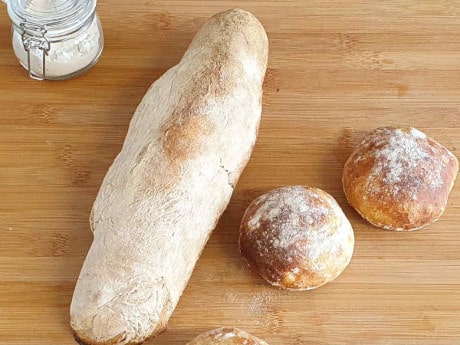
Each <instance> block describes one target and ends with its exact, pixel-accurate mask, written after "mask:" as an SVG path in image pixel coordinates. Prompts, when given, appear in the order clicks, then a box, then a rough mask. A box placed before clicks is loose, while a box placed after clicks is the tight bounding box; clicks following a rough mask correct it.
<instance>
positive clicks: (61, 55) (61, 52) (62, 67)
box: [13, 15, 103, 79]
mask: <svg viewBox="0 0 460 345" xmlns="http://www.w3.org/2000/svg"><path fill="white" fill-rule="evenodd" d="M101 36H102V33H101V31H100V29H99V18H98V17H97V15H95V16H94V19H93V21H92V23H91V24H90V25H89V26H87V27H86V28H85V29H83V31H82V32H81V33H80V34H78V35H77V36H74V37H72V38H69V39H66V40H62V41H60V42H51V43H50V50H49V51H48V54H47V55H46V56H45V62H46V65H45V66H46V67H45V70H46V78H51V79H59V78H60V77H65V76H68V75H71V74H73V73H76V72H79V71H81V70H83V69H85V68H86V67H88V66H90V65H92V64H93V63H94V62H95V60H96V59H97V58H98V57H99V54H100V53H101V50H102V44H103V43H102V37H101ZM13 49H14V52H15V54H16V56H17V57H18V59H19V61H20V62H21V64H22V65H23V66H24V67H26V68H27V52H26V50H25V49H24V45H23V42H22V37H21V35H20V33H18V32H17V31H14V34H13ZM30 60H31V61H30V62H31V66H32V70H33V71H34V72H35V74H37V73H38V74H41V70H42V52H41V50H38V49H35V50H31V54H30Z"/></svg>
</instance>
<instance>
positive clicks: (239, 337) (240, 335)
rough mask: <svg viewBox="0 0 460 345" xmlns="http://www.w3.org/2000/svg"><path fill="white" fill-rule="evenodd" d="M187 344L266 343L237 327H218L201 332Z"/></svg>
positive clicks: (243, 344) (249, 344) (230, 344)
mask: <svg viewBox="0 0 460 345" xmlns="http://www.w3.org/2000/svg"><path fill="white" fill-rule="evenodd" d="M187 345H268V344H267V343H266V342H265V341H263V340H260V339H257V338H256V337H254V336H252V335H250V334H248V333H246V332H244V331H242V330H239V329H238V328H233V327H228V328H218V329H214V330H212V331H209V332H206V333H203V334H201V335H199V336H198V337H196V338H195V339H193V340H192V341H191V342H189V343H187Z"/></svg>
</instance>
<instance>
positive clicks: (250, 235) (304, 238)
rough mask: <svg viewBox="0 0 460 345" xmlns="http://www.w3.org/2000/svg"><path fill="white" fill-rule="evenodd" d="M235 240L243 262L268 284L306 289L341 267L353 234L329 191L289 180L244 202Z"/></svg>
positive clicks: (347, 258)
mask: <svg viewBox="0 0 460 345" xmlns="http://www.w3.org/2000/svg"><path fill="white" fill-rule="evenodd" d="M239 245H240V251H241V253H242V255H243V256H244V258H245V259H246V261H247V262H248V264H249V266H251V267H254V268H255V269H256V270H257V272H259V274H260V275H261V276H262V277H263V278H264V279H265V280H267V281H268V282H269V283H270V284H272V285H273V286H277V287H281V288H284V289H290V290H310V289H314V288H317V287H319V286H321V285H324V284H326V283H328V282H330V281H332V280H334V279H335V278H337V277H338V276H339V275H340V274H341V273H342V272H343V270H344V269H345V268H346V267H347V265H348V264H349V262H350V259H351V257H352V255H353V247H354V234H353V228H352V227H351V224H350V222H349V221H348V219H347V218H346V216H345V215H344V213H343V212H342V209H341V208H340V206H339V205H338V204H337V202H336V201H335V200H334V198H333V197H332V196H330V195H329V194H327V193H326V192H324V191H322V190H321V189H317V188H309V187H304V186H292V187H284V188H280V189H275V190H272V191H270V192H269V193H267V194H264V195H261V196H260V197H258V198H257V199H256V200H254V201H253V202H252V203H251V204H250V205H249V207H248V209H247V210H246V213H245V214H244V216H243V220H242V222H241V226H240V240H239Z"/></svg>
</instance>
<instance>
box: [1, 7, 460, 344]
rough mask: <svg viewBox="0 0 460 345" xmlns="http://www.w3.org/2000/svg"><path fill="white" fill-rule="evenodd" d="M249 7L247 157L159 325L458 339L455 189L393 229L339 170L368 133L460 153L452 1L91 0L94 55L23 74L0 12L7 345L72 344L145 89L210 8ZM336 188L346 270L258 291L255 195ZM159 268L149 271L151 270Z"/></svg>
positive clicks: (459, 59)
mask: <svg viewBox="0 0 460 345" xmlns="http://www.w3.org/2000/svg"><path fill="white" fill-rule="evenodd" d="M235 6H239V7H243V8H245V9H248V10H250V11H252V12H253V13H254V14H256V15H257V16H258V17H259V18H260V20H261V21H262V23H263V24H264V25H265V27H266V30H267V32H268V36H269V38H270V61H269V68H268V72H267V76H266V80H265V87H264V91H265V95H264V101H263V105H264V109H263V120H262V124H261V128H260V136H259V140H258V142H257V145H256V148H255V151H254V154H253V156H252V159H251V161H250V163H249V165H248V167H247V169H246V170H245V172H244V175H243V176H242V178H241V180H240V182H239V184H238V187H237V189H236V191H235V194H234V196H233V199H232V201H231V203H230V205H229V207H228V210H227V211H226V212H225V214H224V215H223V217H222V219H221V220H220V222H219V224H218V226H217V228H216V230H215V232H214V234H213V236H212V238H211V240H210V241H209V243H208V245H207V247H206V249H205V250H204V252H203V255H202V257H201V259H200V261H199V263H198V264H197V266H196V269H195V271H194V273H193V276H192V279H191V281H190V283H189V285H188V286H187V289H186V290H185V292H184V295H183V298H182V299H181V301H180V303H179V305H178V307H177V310H176V311H175V313H174V316H173V317H172V319H171V322H170V329H169V331H168V332H167V333H165V334H164V335H162V336H160V337H158V338H157V339H153V340H151V341H149V342H147V344H162V345H173V344H174V345H176V344H177V345H179V344H185V343H186V342H187V341H189V340H191V339H192V338H193V337H194V336H196V335H197V334H199V333H201V332H203V331H206V330H208V329H211V328H215V327H218V326H223V325H231V326H237V327H240V328H243V329H245V330H247V331H249V332H251V333H253V334H254V335H257V336H259V337H261V338H263V339H265V340H266V341H267V342H269V343H270V344H271V345H300V344H305V345H307V344H308V345H312V344H314V345H319V344H321V345H322V344H373V345H381V344H382V345H383V344H391V345H411V344H417V345H418V344H426V345H441V344H443V345H455V344H460V230H459V226H460V187H459V186H458V185H457V186H455V187H454V189H453V191H452V194H451V197H450V200H449V205H448V207H447V209H446V212H445V214H444V215H443V217H442V218H441V219H440V221H439V222H437V223H436V224H433V225H431V226H429V227H428V228H426V229H425V230H422V231H418V232H412V233H395V232H388V231H383V230H379V229H377V228H374V227H372V226H370V225H369V224H367V223H366V222H364V221H363V220H362V219H361V218H360V217H359V216H358V215H357V214H356V213H355V212H354V211H353V210H352V209H351V208H350V207H348V206H347V204H346V202H345V198H344V194H343V192H342V187H341V173H342V166H343V164H344V162H345V160H346V159H347V156H348V155H349V154H350V152H351V150H352V148H353V146H354V144H355V143H356V142H357V140H359V138H360V137H362V135H363V134H364V133H366V132H367V131H369V130H371V129H373V128H375V127H379V126H383V125H404V126H408V125H412V126H416V127H418V128H419V129H421V130H423V131H425V132H426V133H428V134H429V135H430V136H432V137H433V138H435V139H438V140H439V141H440V142H441V143H443V144H444V145H445V146H447V147H448V148H449V149H451V150H453V152H457V155H458V154H459V153H458V150H457V149H458V148H459V147H460V131H459V128H460V1H455V0H443V1H440V0H432V1H415V0H405V1H401V0H398V1H396V0H392V1H382V2H376V1H346V0H335V1H326V0H309V1H300V0H299V1H153V0H143V1H138V0H131V1H124V0H123V1H122V0H111V1H107V0H101V1H100V2H99V4H98V12H99V15H100V17H101V20H102V24H103V27H104V29H105V36H106V46H105V51H104V54H103V56H102V59H101V60H100V62H99V63H98V65H97V66H96V67H95V68H94V69H92V70H91V71H90V72H89V73H87V74H86V75H84V76H82V77H80V78H77V79H75V80H70V81H66V82H36V81H32V80H29V79H28V78H27V76H26V73H25V71H24V70H23V68H22V67H20V66H19V65H18V63H17V60H16V59H15V57H14V55H13V53H12V50H11V44H10V37H9V36H10V28H9V21H8V17H7V14H6V11H5V10H4V8H3V7H2V8H1V10H2V11H1V13H0V343H1V344H5V345H54V344H56V345H67V344H69V345H70V344H75V343H74V341H73V339H72V333H71V329H70V327H69V304H70V301H71V297H72V292H73V288H74V284H75V281H76V279H77V277H78V273H79V270H80V267H81V265H82V262H83V259H84V257H85V255H86V252H87V250H88V248H89V245H90V243H91V239H92V235H91V232H90V229H89V226H88V216H89V213H90V209H91V205H92V202H93V200H94V198H95V196H96V193H97V191H98V188H99V185H100V183H101V181H102V179H103V177H104V175H105V172H106V171H107V169H108V167H109V166H110V164H111V162H112V160H113V159H114V157H115V156H116V154H117V153H118V151H119V150H120V147H121V145H122V142H123V139H124V136H125V133H126V130H127V128H128V123H129V120H130V118H131V116H132V114H133V112H134V110H135V108H136V106H137V104H138V103H139V101H140V100H141V98H142V96H143V95H144V93H145V92H146V90H147V88H148V87H149V85H150V84H151V83H152V82H153V81H154V80H156V79H157V78H158V77H159V76H160V75H162V74H163V73H164V72H165V71H166V70H167V69H168V68H169V67H171V66H173V65H174V64H176V63H177V62H178V61H179V59H180V58H181V56H182V54H183V52H184V51H185V49H186V47H187V45H188V43H189V42H190V40H191V39H192V37H193V36H194V34H195V32H196V31H197V30H198V29H199V28H200V26H201V25H202V24H203V22H204V20H205V18H207V17H208V16H210V15H212V14H214V13H215V12H218V11H221V10H224V9H227V8H230V7H235ZM294 184H307V185H310V186H316V187H320V188H323V189H324V190H326V191H327V192H329V193H331V194H332V195H333V196H334V197H335V198H336V199H337V200H338V202H339V203H340V204H341V205H342V207H343V208H344V211H345V213H346V214H347V216H348V217H349V218H350V220H351V222H352V224H353V226H354V229H355V234H356V247H355V255H354V257H353V260H352V262H351V264H350V266H349V268H348V269H347V270H346V271H345V272H344V273H343V275H342V276H340V277H339V279H337V280H336V281H334V282H333V283H331V284H329V285H327V286H324V287H322V288H320V289H318V290H315V291H311V292H302V293H294V292H283V291H280V290H277V289H274V288H271V287H268V286H267V285H266V284H265V283H264V281H263V280H262V279H261V278H259V277H258V276H257V275H256V274H254V273H253V272H251V271H250V270H249V269H248V268H247V267H246V265H245V263H244V262H243V260H242V259H241V257H240V255H239V253H238V250H237V245H236V242H237V236H238V225H239V221H240V219H241V217H242V214H243V212H244V210H245V207H246V206H247V205H248V204H249V202H250V201H251V200H252V199H253V198H255V197H256V196H258V195H260V194H261V193H263V192H265V191H267V190H269V189H272V188H275V187H279V186H284V185H294ZM152 269H154V268H152Z"/></svg>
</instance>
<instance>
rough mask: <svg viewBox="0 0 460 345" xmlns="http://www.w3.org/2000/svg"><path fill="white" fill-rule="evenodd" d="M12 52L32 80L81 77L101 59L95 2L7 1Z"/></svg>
mask: <svg viewBox="0 0 460 345" xmlns="http://www.w3.org/2000/svg"><path fill="white" fill-rule="evenodd" d="M6 3H7V5H8V14H9V16H10V18H11V21H12V41H13V49H14V53H15V54H16V57H17V58H18V60H19V62H20V63H21V65H22V66H24V68H25V69H27V70H28V72H29V76H30V77H31V78H33V79H38V80H44V79H50V80H60V79H68V78H72V77H75V76H78V75H80V74H82V73H84V72H86V71H87V70H88V69H89V68H91V67H92V66H94V64H95V63H96V62H97V61H98V59H99V57H100V56H101V53H102V50H103V46H104V35H103V32H102V28H101V23H100V21H99V18H98V16H97V14H96V0H6Z"/></svg>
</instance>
